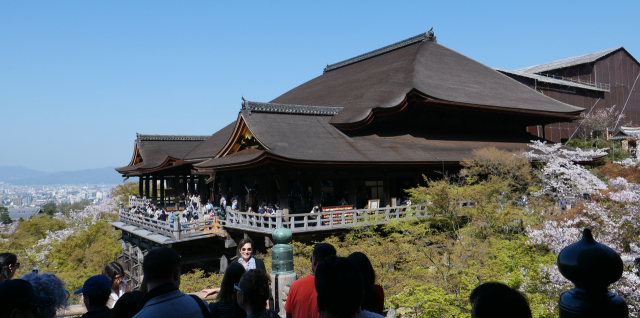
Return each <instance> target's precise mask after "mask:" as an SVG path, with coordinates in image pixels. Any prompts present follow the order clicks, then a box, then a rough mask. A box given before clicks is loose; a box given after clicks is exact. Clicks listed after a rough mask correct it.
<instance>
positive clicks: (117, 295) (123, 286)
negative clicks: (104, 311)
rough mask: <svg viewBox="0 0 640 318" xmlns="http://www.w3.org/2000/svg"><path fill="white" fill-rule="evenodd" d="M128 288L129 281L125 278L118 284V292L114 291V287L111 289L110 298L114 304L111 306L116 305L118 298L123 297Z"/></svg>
mask: <svg viewBox="0 0 640 318" xmlns="http://www.w3.org/2000/svg"><path fill="white" fill-rule="evenodd" d="M126 290H127V281H126V280H124V279H123V280H121V281H120V284H119V285H118V292H117V293H116V292H114V291H113V289H112V290H111V295H109V298H110V299H111V300H112V301H113V305H112V306H111V308H113V306H115V304H116V302H117V301H118V299H120V297H122V294H124V293H125V291H126Z"/></svg>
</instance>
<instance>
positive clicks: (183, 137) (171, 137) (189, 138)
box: [136, 133, 211, 141]
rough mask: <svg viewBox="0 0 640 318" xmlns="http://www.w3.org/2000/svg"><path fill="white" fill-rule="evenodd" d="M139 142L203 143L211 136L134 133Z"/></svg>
mask: <svg viewBox="0 0 640 318" xmlns="http://www.w3.org/2000/svg"><path fill="white" fill-rule="evenodd" d="M136 137H137V139H138V140H141V141H203V140H205V139H207V138H209V137H211V136H203V135H148V134H139V133H136Z"/></svg>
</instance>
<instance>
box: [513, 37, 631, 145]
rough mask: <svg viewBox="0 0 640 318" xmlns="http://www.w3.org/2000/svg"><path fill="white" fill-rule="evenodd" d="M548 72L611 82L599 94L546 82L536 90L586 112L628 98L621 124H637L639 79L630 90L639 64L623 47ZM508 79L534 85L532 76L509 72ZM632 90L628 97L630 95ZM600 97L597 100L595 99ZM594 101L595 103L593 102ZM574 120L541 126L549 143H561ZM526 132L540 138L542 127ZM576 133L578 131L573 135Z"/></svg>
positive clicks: (572, 128) (618, 105)
mask: <svg viewBox="0 0 640 318" xmlns="http://www.w3.org/2000/svg"><path fill="white" fill-rule="evenodd" d="M546 73H547V74H549V75H556V76H564V77H568V78H573V79H579V80H582V81H591V82H597V83H603V84H609V85H611V88H610V91H609V92H604V93H598V92H594V91H588V90H583V89H579V88H578V89H576V88H571V87H566V86H564V87H563V86H559V85H549V84H545V83H540V82H538V85H537V91H538V92H541V93H542V94H544V95H547V96H549V97H551V98H553V99H556V100H559V101H561V102H564V103H567V104H570V105H574V106H578V107H583V108H585V110H586V111H587V112H588V111H589V110H591V109H592V107H594V105H595V108H594V110H595V109H598V108H605V107H611V106H612V105H616V109H617V110H621V109H622V108H623V107H624V105H625V102H626V101H627V98H628V99H629V101H628V103H627V106H626V107H625V109H624V114H625V115H626V117H625V118H624V119H622V120H621V121H620V123H629V122H630V123H631V124H632V125H640V80H638V83H636V86H635V88H634V89H633V92H631V89H632V87H633V84H634V82H635V80H636V78H637V77H638V74H640V65H639V64H638V62H637V61H636V60H635V59H634V58H633V57H632V56H630V55H629V54H628V53H627V52H626V51H625V50H622V49H620V50H618V51H616V52H614V53H613V54H610V55H608V56H606V57H604V58H601V59H600V60H598V61H596V62H595V63H589V64H582V65H576V66H572V67H567V68H561V69H557V70H553V71H548V72H546ZM510 77H511V78H513V79H515V80H517V81H519V82H521V83H523V84H525V85H527V86H529V87H531V88H534V86H536V83H535V81H534V80H533V79H529V78H523V77H519V76H516V75H511V76H510ZM630 92H631V96H630V95H629V94H630ZM599 98H600V100H598V99H599ZM596 102H597V104H596ZM577 126H578V125H577V124H576V123H575V122H571V123H557V124H551V125H547V126H545V127H544V131H545V137H546V139H547V140H549V141H552V142H561V141H562V140H563V139H568V138H569V136H571V134H573V133H574V131H575V129H576V128H577ZM527 130H528V131H529V133H531V134H533V135H535V136H538V137H542V136H543V135H542V127H536V126H533V127H528V128H527ZM576 135H577V134H576Z"/></svg>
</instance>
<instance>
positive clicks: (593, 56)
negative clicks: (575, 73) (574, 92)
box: [515, 46, 624, 73]
mask: <svg viewBox="0 0 640 318" xmlns="http://www.w3.org/2000/svg"><path fill="white" fill-rule="evenodd" d="M620 49H624V47H623V46H619V47H616V48H612V49H606V50H602V51H596V52H591V53H586V54H582V55H577V56H572V57H567V58H564V59H559V60H555V61H550V62H546V63H540V64H536V65H531V66H527V67H522V68H519V69H516V70H515V71H519V72H524V73H538V72H545V71H548V70H553V69H558V68H562V67H569V66H573V65H580V64H584V63H590V62H593V61H595V60H597V59H600V58H602V57H604V56H606V55H609V54H611V53H613V52H615V51H617V50H620ZM584 58H587V59H586V60H582V59H584ZM571 60H576V62H575V63H569V64H566V65H561V66H559V67H556V68H551V67H548V68H546V69H544V66H551V65H553V64H558V63H561V62H567V61H571ZM540 67H543V70H540V71H533V72H529V71H528V70H531V69H535V68H540Z"/></svg>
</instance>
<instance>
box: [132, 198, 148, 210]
mask: <svg viewBox="0 0 640 318" xmlns="http://www.w3.org/2000/svg"><path fill="white" fill-rule="evenodd" d="M147 203H149V200H148V199H147V198H146V197H142V198H135V199H134V198H132V197H129V207H130V208H132V207H134V206H137V207H143V206H144V205H145V204H147Z"/></svg>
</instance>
